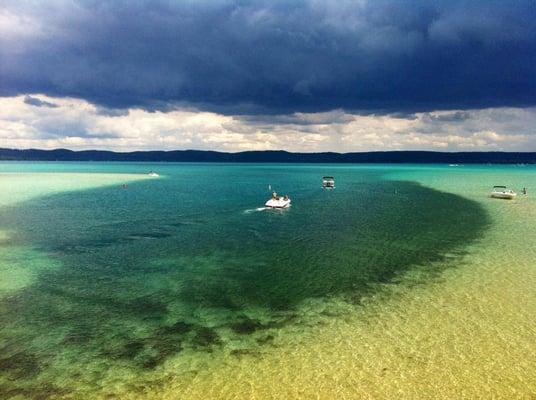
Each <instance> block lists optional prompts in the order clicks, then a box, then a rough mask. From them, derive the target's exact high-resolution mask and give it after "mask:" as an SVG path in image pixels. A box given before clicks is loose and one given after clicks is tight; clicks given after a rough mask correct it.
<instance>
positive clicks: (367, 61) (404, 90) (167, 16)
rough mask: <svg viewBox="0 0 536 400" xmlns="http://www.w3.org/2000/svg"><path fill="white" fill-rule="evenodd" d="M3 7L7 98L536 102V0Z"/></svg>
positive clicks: (411, 105) (413, 107) (218, 104)
mask: <svg viewBox="0 0 536 400" xmlns="http://www.w3.org/2000/svg"><path fill="white" fill-rule="evenodd" d="M2 4H3V5H2V6H1V7H2V8H3V9H4V10H3V11H4V12H3V15H4V19H5V18H8V19H10V20H11V22H12V23H11V24H7V25H6V26H7V28H3V31H2V32H1V33H2V36H3V37H4V38H3V39H2V38H0V95H14V94H21V93H23V94H25V93H45V94H48V95H51V96H76V97H81V98H84V99H87V100H89V101H91V102H94V103H97V104H99V105H101V106H103V107H107V108H125V107H131V106H141V107H144V108H146V109H149V110H156V109H167V108H169V107H173V106H174V105H187V106H195V107H199V108H201V109H206V110H212V111H218V112H222V113H235V114H236V113H242V114H290V113H293V112H296V111H303V112H311V111H326V110H332V109H344V110H354V111H355V110H358V111H359V110H378V109H381V110H384V111H385V112H386V113H389V112H403V113H411V112H415V111H426V110H432V109H448V108H450V109H468V108H482V107H487V106H506V105H509V106H527V105H534V104H536V24H535V23H534V21H535V20H536V6H535V3H534V1H533V0H525V1H524V0H520V1H514V2H507V1H469V0H467V1H456V0H448V1H443V0H437V1H404V2H402V1H382V0H375V1H345V0H340V1H327V2H319V1H313V0H310V1H308V0H301V1H299V0H296V1H290V0H289V1H277V0H275V1H274V0H271V1H268V0H266V1H240V0H221V1H169V0H168V1H164V0H161V1H126V0H115V1H111V0H110V1H78V2H76V1H75V2H67V1H65V2H64V1H49V2H40V3H34V2H32V3H31V4H30V3H29V2H20V1H9V0H8V1H4V2H3V3H2ZM6 15H7V17H5V16H6ZM6 31H7V33H6Z"/></svg>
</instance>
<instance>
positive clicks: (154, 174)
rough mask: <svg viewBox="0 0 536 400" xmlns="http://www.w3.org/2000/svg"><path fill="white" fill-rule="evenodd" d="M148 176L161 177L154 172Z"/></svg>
mask: <svg viewBox="0 0 536 400" xmlns="http://www.w3.org/2000/svg"><path fill="white" fill-rule="evenodd" d="M148 175H149V176H153V177H156V176H160V175H158V174H157V173H156V172H154V171H150V172H149V173H148Z"/></svg>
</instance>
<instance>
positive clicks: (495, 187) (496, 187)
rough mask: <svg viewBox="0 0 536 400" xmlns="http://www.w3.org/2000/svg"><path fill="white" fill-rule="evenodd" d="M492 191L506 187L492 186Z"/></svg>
mask: <svg viewBox="0 0 536 400" xmlns="http://www.w3.org/2000/svg"><path fill="white" fill-rule="evenodd" d="M493 189H506V186H493Z"/></svg>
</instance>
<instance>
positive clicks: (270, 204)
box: [264, 193, 290, 208]
mask: <svg viewBox="0 0 536 400" xmlns="http://www.w3.org/2000/svg"><path fill="white" fill-rule="evenodd" d="M264 206H265V207H266V208H287V207H290V199H289V198H288V196H284V197H283V196H281V197H277V195H276V194H275V193H274V195H273V196H272V198H271V199H270V200H268V201H267V202H266V203H265V204H264Z"/></svg>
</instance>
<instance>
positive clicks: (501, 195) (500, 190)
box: [491, 186, 517, 200]
mask: <svg viewBox="0 0 536 400" xmlns="http://www.w3.org/2000/svg"><path fill="white" fill-rule="evenodd" d="M516 196H517V193H516V192H514V191H513V190H512V189H508V188H507V187H506V186H493V190H492V192H491V197H493V198H495V199H507V200H511V199H513V198H515V197H516Z"/></svg>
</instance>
